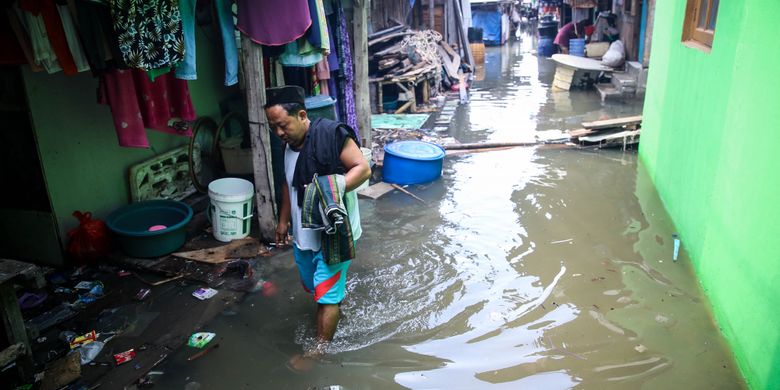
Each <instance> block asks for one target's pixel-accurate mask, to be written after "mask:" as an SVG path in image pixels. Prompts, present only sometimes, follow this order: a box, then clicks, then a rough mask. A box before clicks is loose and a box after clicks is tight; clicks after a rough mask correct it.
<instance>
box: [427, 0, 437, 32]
mask: <svg viewBox="0 0 780 390" xmlns="http://www.w3.org/2000/svg"><path fill="white" fill-rule="evenodd" d="M435 7H436V6H435V5H434V0H428V28H429V29H431V30H436V28H434V27H435V26H434V24H435V23H436V18H434V17H433V14H434V12H433V10H434V8H435Z"/></svg>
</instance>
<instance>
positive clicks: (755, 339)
mask: <svg viewBox="0 0 780 390" xmlns="http://www.w3.org/2000/svg"><path fill="white" fill-rule="evenodd" d="M685 6H686V2H685V1H682V0H681V1H659V2H657V3H656V16H655V21H654V23H655V26H654V30H653V37H652V39H653V47H652V53H651V59H650V61H651V63H652V66H651V68H650V73H649V80H648V86H647V94H646V98H645V110H644V118H645V119H644V123H643V134H642V143H641V148H640V156H641V158H642V160H643V161H644V162H645V164H646V166H647V167H648V170H649V172H650V175H651V177H652V179H653V181H654V183H655V185H656V187H657V189H658V192H659V193H660V195H661V198H662V199H663V201H664V203H665V205H666V208H667V209H668V211H669V213H670V215H671V216H672V218H673V219H674V222H675V224H676V226H677V229H678V231H679V233H680V235H681V238H682V243H683V248H684V249H685V250H687V251H688V252H689V254H690V257H691V258H692V259H693V262H694V268H695V270H696V272H697V274H698V277H699V280H700V282H701V285H702V286H703V288H704V290H705V291H706V293H707V294H708V295H709V297H710V299H711V302H712V305H713V311H714V314H715V317H716V318H715V319H716V320H717V323H718V325H719V326H720V328H721V329H722V331H723V334H724V335H725V337H726V339H727V340H728V341H729V343H730V345H731V346H732V349H733V351H734V354H735V357H736V360H737V361H738V363H739V366H740V368H741V370H742V372H743V374H744V375H745V377H746V379H747V381H748V382H749V383H750V386H751V387H752V388H755V389H770V388H772V389H777V388H780V368H779V367H780V326H779V325H780V310H778V306H780V288H778V282H780V264H778V261H779V260H780V239H778V234H779V233H780V223H779V222H778V221H780V206H778V205H777V201H778V199H780V181H779V180H778V172H780V155H779V154H778V153H777V146H778V145H780V142H778V141H780V129H779V128H778V123H780V74H778V73H777V69H780V40H777V39H776V34H775V32H776V30H777V28H776V24H777V20H780V3H778V2H777V1H774V0H745V1H721V2H720V9H719V11H718V21H717V25H716V29H715V38H714V42H713V47H712V51H711V52H710V53H705V52H703V51H700V50H697V49H693V48H689V47H686V46H685V45H683V44H682V43H681V42H680V40H681V36H682V29H683V20H684V14H685Z"/></svg>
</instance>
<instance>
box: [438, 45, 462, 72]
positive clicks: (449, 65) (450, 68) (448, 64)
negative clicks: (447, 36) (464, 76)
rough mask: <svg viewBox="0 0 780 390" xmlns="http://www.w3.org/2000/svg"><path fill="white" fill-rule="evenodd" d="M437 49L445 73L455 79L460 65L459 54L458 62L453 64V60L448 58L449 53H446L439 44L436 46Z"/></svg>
mask: <svg viewBox="0 0 780 390" xmlns="http://www.w3.org/2000/svg"><path fill="white" fill-rule="evenodd" d="M442 43H443V42H442ZM437 49H438V51H439V57H441V61H442V65H444V70H445V71H446V72H447V75H448V76H450V78H453V79H457V78H458V67H459V65H460V56H458V63H457V64H455V62H454V61H453V60H452V59H451V58H450V56H449V54H447V51H446V50H445V49H444V48H443V47H442V46H441V45H440V46H438V48H437ZM456 55H457V54H456Z"/></svg>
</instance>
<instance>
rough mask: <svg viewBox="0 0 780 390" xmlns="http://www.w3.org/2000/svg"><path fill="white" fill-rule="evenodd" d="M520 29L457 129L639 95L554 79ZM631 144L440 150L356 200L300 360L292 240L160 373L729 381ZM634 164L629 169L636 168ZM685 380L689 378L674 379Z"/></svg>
mask: <svg viewBox="0 0 780 390" xmlns="http://www.w3.org/2000/svg"><path fill="white" fill-rule="evenodd" d="M531 49H532V42H531V41H530V40H524V41H522V42H516V43H513V44H512V45H509V46H505V47H503V48H489V49H488V50H487V53H486V56H487V60H486V77H485V80H484V81H483V82H480V83H478V84H477V85H475V88H474V90H473V94H472V100H471V103H470V104H468V105H464V106H461V107H460V108H459V109H458V112H457V114H456V121H457V128H456V129H454V131H453V133H454V134H453V135H454V136H455V137H456V138H458V139H460V140H461V141H463V142H473V141H481V140H503V139H511V140H517V139H522V138H532V137H533V135H534V133H535V132H536V131H538V130H547V129H551V128H561V129H565V128H572V127H574V126H578V125H579V122H581V121H582V120H592V119H598V118H599V117H601V116H603V115H609V116H619V115H622V114H633V113H636V112H637V111H638V110H639V107H640V104H641V103H639V102H628V103H614V104H613V103H610V104H602V103H601V102H600V100H598V98H594V96H593V95H592V93H591V92H588V91H572V92H564V93H558V94H553V93H551V92H550V91H549V81H550V80H551V73H550V72H551V71H550V67H551V64H550V63H549V61H548V60H546V59H537V58H536V57H535V56H533V55H531V54H530V53H529V52H530V50H531ZM637 166H638V165H637V161H636V156H635V155H634V154H633V153H631V152H629V153H621V152H614V151H605V152H599V153H592V152H582V151H573V150H548V149H541V148H539V149H537V148H517V149H512V150H503V151H496V152H491V153H480V154H473V155H465V156H461V157H457V158H448V159H447V161H445V169H444V172H445V173H444V176H443V177H442V179H441V180H438V181H436V182H434V183H431V184H429V185H425V186H412V187H411V188H410V190H412V191H413V192H415V193H416V194H417V195H418V196H420V197H422V198H423V199H425V200H426V205H422V204H420V203H419V202H417V201H415V200H413V199H411V198H409V197H408V196H406V195H403V194H400V193H393V194H390V195H388V196H386V197H384V198H382V199H380V200H378V201H367V200H361V203H360V207H361V216H362V218H363V228H364V236H363V238H362V239H361V241H360V242H359V244H358V253H359V258H358V260H357V261H355V262H354V264H353V266H352V267H351V269H350V277H349V279H348V280H349V282H348V286H347V288H348V295H347V300H346V301H345V302H344V304H343V306H342V308H343V312H344V318H343V319H342V322H341V323H340V326H339V329H338V332H337V334H336V342H335V343H334V345H333V346H332V348H331V350H330V352H331V354H330V355H328V356H327V357H326V358H325V360H324V361H323V362H322V363H321V364H319V365H317V366H316V367H315V368H314V369H313V370H312V371H311V372H308V373H291V372H290V371H289V370H288V369H287V368H286V367H285V363H286V361H287V359H288V358H289V356H291V355H293V354H295V353H298V352H299V351H300V350H301V346H302V345H304V344H306V343H307V342H308V340H310V339H311V337H312V336H313V334H314V330H313V327H312V324H313V318H312V313H313V304H312V303H311V301H310V297H308V296H307V295H306V294H305V293H304V292H302V291H300V289H299V288H298V285H299V284H298V281H297V272H296V271H295V269H294V268H293V266H292V256H291V254H290V253H287V254H283V255H279V256H276V257H275V258H273V259H271V260H270V261H268V262H267V263H264V264H262V265H261V269H260V270H259V271H260V272H262V273H263V274H264V275H267V277H268V278H269V279H271V280H272V281H274V282H276V283H277V285H278V286H280V287H281V293H280V294H279V295H278V296H274V297H265V296H262V295H259V294H258V295H252V296H249V297H248V298H247V300H246V301H245V302H244V303H242V304H241V305H240V306H239V307H238V308H237V309H236V311H237V312H238V314H237V315H233V316H225V317H220V318H218V319H217V320H216V321H214V323H213V324H210V325H209V329H208V330H210V331H214V332H216V333H217V334H218V335H220V336H221V337H223V339H222V340H221V341H220V344H221V347H220V348H219V350H216V351H215V352H213V353H211V354H209V356H208V357H206V358H204V359H200V360H198V361H196V362H193V363H187V362H186V356H187V353H186V352H179V353H178V354H177V355H175V356H174V357H173V359H172V360H171V361H170V362H169V363H168V365H167V367H166V368H165V369H164V371H165V372H166V375H165V376H164V377H163V379H162V381H161V382H160V387H162V388H176V387H179V388H180V387H183V386H184V384H186V383H187V382H188V381H197V382H198V383H200V384H201V385H202V386H203V388H238V387H241V388H283V387H284V388H286V387H289V388H309V387H311V386H326V385H335V384H338V385H342V386H344V388H346V389H384V388H401V387H405V388H448V389H474V388H485V387H488V388H498V389H501V388H511V389H517V388H545V389H566V388H572V387H583V388H634V387H643V386H646V387H648V388H680V387H681V384H682V383H684V386H683V387H685V388H702V389H703V388H712V387H740V386H743V384H742V383H741V382H740V380H739V378H738V376H737V375H736V374H735V372H736V371H735V367H734V365H733V362H732V361H731V358H730V356H729V354H728V352H727V349H726V348H725V347H724V345H723V343H722V340H721V339H720V336H719V333H718V330H717V329H716V328H715V327H714V326H713V324H712V320H711V318H710V316H709V312H708V310H707V307H706V305H705V304H704V303H703V299H702V298H701V294H700V291H699V290H698V287H697V284H696V280H695V279H694V278H693V276H692V274H691V272H690V269H688V267H687V258H686V257H685V255H684V254H683V256H681V259H680V261H679V262H677V263H672V262H671V261H670V258H669V256H670V254H671V240H669V239H666V237H669V236H670V235H671V233H672V226H671V224H670V222H669V220H668V218H666V216H665V215H666V214H665V212H664V211H663V207H662V205H661V203H660V201H659V200H658V198H657V196H656V195H655V192H654V189H653V188H652V185H651V184H649V180H648V179H647V176H646V175H645V174H644V173H643V171H642V170H641V169H639V171H638V170H637ZM638 172H639V173H638ZM680 378H684V381H681V379H680Z"/></svg>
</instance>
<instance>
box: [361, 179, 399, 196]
mask: <svg viewBox="0 0 780 390" xmlns="http://www.w3.org/2000/svg"><path fill="white" fill-rule="evenodd" d="M392 190H393V186H392V185H390V184H388V183H385V182H379V183H376V184H373V185H370V186H368V188H365V189H362V190H360V191H358V195H359V196H362V197H365V198H370V199H379V198H381V197H382V196H384V195H385V194H387V193H388V192H390V191H392Z"/></svg>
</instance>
